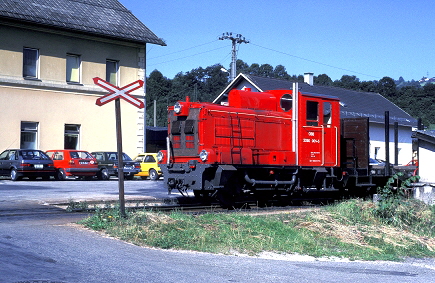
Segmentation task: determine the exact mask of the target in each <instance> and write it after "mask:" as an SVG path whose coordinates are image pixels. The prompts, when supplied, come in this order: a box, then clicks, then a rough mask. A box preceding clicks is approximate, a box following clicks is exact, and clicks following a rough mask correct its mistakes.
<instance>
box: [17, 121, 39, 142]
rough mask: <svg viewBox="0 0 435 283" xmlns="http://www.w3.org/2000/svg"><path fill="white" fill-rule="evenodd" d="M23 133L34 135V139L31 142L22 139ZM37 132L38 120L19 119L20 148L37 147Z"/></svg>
mask: <svg viewBox="0 0 435 283" xmlns="http://www.w3.org/2000/svg"><path fill="white" fill-rule="evenodd" d="M23 133H24V134H25V135H26V136H32V137H34V139H35V140H34V141H33V142H29V141H23V138H24V136H23ZM38 133H39V122H31V121H21V124H20V148H21V149H38V147H39V135H38ZM29 134H30V135H29ZM29 145H30V146H29ZM32 145H33V146H32Z"/></svg>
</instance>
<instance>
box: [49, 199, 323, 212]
mask: <svg viewBox="0 0 435 283" xmlns="http://www.w3.org/2000/svg"><path fill="white" fill-rule="evenodd" d="M117 203H118V202H117V201H115V200H113V201H89V202H70V203H57V204H52V206H55V207H57V208H58V209H61V210H62V211H63V213H65V212H73V213H83V212H88V213H89V212H90V213H93V212H95V211H97V210H105V209H113V208H115V207H116V205H117ZM319 206H320V205H312V204H307V205H297V206H296V205H293V206H289V205H287V206H269V207H259V206H258V205H257V203H256V202H253V201H252V202H244V203H242V204H240V205H239V206H237V208H233V209H224V208H221V207H220V205H219V203H218V202H213V203H209V204H207V205H205V204H203V203H200V202H198V201H197V200H196V199H195V198H194V197H180V198H175V199H174V198H171V199H154V200H128V201H126V204H125V207H126V209H127V210H130V211H135V210H150V211H156V212H164V213H170V212H174V211H177V212H181V213H186V214H196V215H199V214H206V213H246V214H250V215H253V214H273V213H295V212H302V211H307V210H310V209H311V210H312V209H318V207H319Z"/></svg>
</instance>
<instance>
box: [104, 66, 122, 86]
mask: <svg viewBox="0 0 435 283" xmlns="http://www.w3.org/2000/svg"><path fill="white" fill-rule="evenodd" d="M118 68H119V66H118V61H114V60H106V81H108V82H109V83H111V84H113V85H114V86H117V85H118Z"/></svg>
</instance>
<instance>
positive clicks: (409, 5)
mask: <svg viewBox="0 0 435 283" xmlns="http://www.w3.org/2000/svg"><path fill="white" fill-rule="evenodd" d="M120 2H121V3H122V4H123V5H124V6H125V7H126V8H127V9H129V10H131V11H132V12H133V14H134V15H135V16H136V17H137V18H138V19H139V20H141V21H142V22H143V23H144V24H145V25H146V26H147V27H148V28H149V29H151V30H152V31H153V32H154V33H155V34H156V35H157V36H158V37H160V38H162V39H163V40H165V42H166V44H167V46H164V47H162V46H159V45H152V44H149V45H147V74H149V73H150V72H152V71H153V70H155V69H157V70H159V71H160V72H161V73H162V74H163V75H164V76H166V77H168V78H171V79H172V78H173V77H174V76H175V75H176V74H177V73H179V72H187V71H190V70H192V69H195V68H198V67H204V68H205V67H208V66H211V65H214V64H218V63H220V64H222V65H223V66H224V67H226V68H228V69H229V66H230V62H231V41H230V40H219V39H218V38H219V37H220V36H221V35H222V34H223V33H226V32H232V33H233V34H242V35H243V36H244V37H245V38H246V39H247V40H249V41H250V43H249V44H240V45H239V46H238V53H237V58H238V59H241V60H243V61H244V62H246V63H248V64H249V65H250V64H252V63H258V64H260V65H261V64H266V63H267V64H270V65H272V66H273V67H275V66H276V65H279V64H281V65H283V66H285V68H286V70H287V73H289V74H290V75H294V74H295V75H299V74H303V73H304V72H313V73H314V75H319V74H327V75H329V76H330V77H331V78H332V79H333V80H336V79H340V78H341V76H342V75H355V76H356V77H358V78H359V79H360V80H361V81H368V80H379V79H381V78H382V77H384V76H388V77H391V78H393V79H398V78H399V77H400V76H402V77H403V78H404V79H405V80H412V79H415V80H418V79H420V78H422V77H423V76H427V75H429V77H435V33H434V28H435V8H434V5H433V2H432V1H423V0H414V1H405V0H397V1H391V0H363V1H353V0H324V1H320V0H317V1H315V0H304V1H299V0H293V1H292V0H269V1H258V0H250V1H245V0H232V1H231V0H215V1H210V0H203V1H194V0H183V1H181V0H179V1H177V0H165V1H157V0H146V1H144V0H120Z"/></svg>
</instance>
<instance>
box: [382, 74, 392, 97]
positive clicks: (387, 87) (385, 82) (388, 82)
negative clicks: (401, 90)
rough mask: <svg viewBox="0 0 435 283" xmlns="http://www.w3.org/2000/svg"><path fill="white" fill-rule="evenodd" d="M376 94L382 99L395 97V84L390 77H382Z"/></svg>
mask: <svg viewBox="0 0 435 283" xmlns="http://www.w3.org/2000/svg"><path fill="white" fill-rule="evenodd" d="M378 92H379V93H380V94H382V96H384V97H392V96H395V95H396V83H395V82H394V80H393V79H392V78H390V77H383V78H382V79H380V80H379V83H378Z"/></svg>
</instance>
